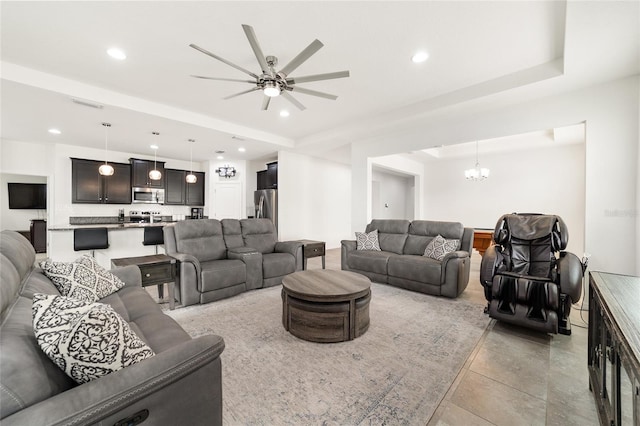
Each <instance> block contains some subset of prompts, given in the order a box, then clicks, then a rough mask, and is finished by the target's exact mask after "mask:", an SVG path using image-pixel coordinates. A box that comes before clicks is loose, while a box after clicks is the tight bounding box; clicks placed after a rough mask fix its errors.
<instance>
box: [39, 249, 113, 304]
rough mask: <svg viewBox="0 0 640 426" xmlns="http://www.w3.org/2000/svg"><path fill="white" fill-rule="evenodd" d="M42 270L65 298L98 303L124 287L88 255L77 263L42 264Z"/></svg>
mask: <svg viewBox="0 0 640 426" xmlns="http://www.w3.org/2000/svg"><path fill="white" fill-rule="evenodd" d="M40 268H42V271H43V272H44V274H45V275H46V276H47V278H49V279H50V280H51V282H53V285H55V286H56V288H57V289H58V291H59V292H60V294H61V295H63V296H69V297H73V298H75V299H79V300H84V301H86V302H96V301H98V300H100V299H102V298H103V297H106V296H108V295H110V294H112V293H115V292H116V291H118V290H120V289H121V288H122V287H124V282H123V281H122V280H121V279H120V278H118V277H116V276H115V275H113V274H112V273H111V272H109V271H107V270H106V269H104V268H103V267H102V266H100V265H99V264H98V262H96V260H95V259H94V258H93V257H91V256H88V255H84V256H82V257H80V258H78V259H77V260H76V261H75V262H54V261H52V260H50V259H47V260H43V261H42V262H40Z"/></svg>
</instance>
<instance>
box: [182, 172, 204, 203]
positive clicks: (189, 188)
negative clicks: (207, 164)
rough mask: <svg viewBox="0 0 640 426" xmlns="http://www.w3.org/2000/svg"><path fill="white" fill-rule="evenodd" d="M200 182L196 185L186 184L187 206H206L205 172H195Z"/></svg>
mask: <svg viewBox="0 0 640 426" xmlns="http://www.w3.org/2000/svg"><path fill="white" fill-rule="evenodd" d="M193 174H194V175H196V178H198V180H197V181H196V183H186V182H185V188H186V191H185V192H186V200H185V204H186V205H187V206H204V180H205V174H204V172H193Z"/></svg>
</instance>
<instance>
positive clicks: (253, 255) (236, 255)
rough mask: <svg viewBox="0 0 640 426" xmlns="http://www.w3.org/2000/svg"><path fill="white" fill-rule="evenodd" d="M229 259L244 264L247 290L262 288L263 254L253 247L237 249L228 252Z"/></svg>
mask: <svg viewBox="0 0 640 426" xmlns="http://www.w3.org/2000/svg"><path fill="white" fill-rule="evenodd" d="M227 258H228V259H239V260H241V261H243V262H244V265H245V269H246V271H247V282H246V286H247V290H254V289H256V288H261V287H262V253H260V252H259V251H258V250H256V249H254V248H252V247H237V248H232V249H229V250H227Z"/></svg>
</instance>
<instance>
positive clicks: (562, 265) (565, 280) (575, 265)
mask: <svg viewBox="0 0 640 426" xmlns="http://www.w3.org/2000/svg"><path fill="white" fill-rule="evenodd" d="M557 266H558V275H559V283H560V293H562V294H566V295H567V296H569V297H570V298H571V303H576V302H577V301H578V300H580V296H582V278H583V276H584V272H583V270H582V263H581V262H580V259H579V258H578V256H576V255H575V254H573V253H569V252H567V251H561V252H560V258H558V262H557Z"/></svg>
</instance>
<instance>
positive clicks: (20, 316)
mask: <svg viewBox="0 0 640 426" xmlns="http://www.w3.org/2000/svg"><path fill="white" fill-rule="evenodd" d="M34 261H35V252H34V249H33V247H32V246H31V244H30V243H29V242H28V241H27V239H26V238H24V237H23V236H22V235H20V234H18V233H17V232H13V231H3V232H2V233H0V309H1V311H0V320H1V323H0V382H1V386H0V391H1V397H0V399H1V403H0V419H1V423H2V425H3V426H9V425H44V424H47V425H60V424H65V425H88V424H104V425H113V424H116V422H118V421H121V420H124V419H127V418H130V417H134V416H136V415H138V413H144V412H145V410H147V412H148V418H147V420H146V422H145V424H175V425H177V424H190V425H193V424H198V425H211V424H222V376H221V374H222V372H221V363H220V354H221V353H222V351H223V350H224V341H223V339H222V338H221V337H220V336H214V335H209V336H202V337H198V338H196V339H192V338H191V337H189V335H188V334H187V333H186V332H185V331H184V330H183V329H182V328H181V327H180V326H179V325H178V324H177V323H176V322H175V321H174V320H173V319H172V318H170V317H168V316H166V315H164V314H163V313H162V311H161V310H160V308H159V307H158V305H157V304H156V303H155V302H154V301H153V299H152V298H151V297H150V296H149V294H148V293H147V292H146V290H144V289H143V288H142V287H141V285H140V270H139V269H138V267H137V266H129V267H125V268H121V269H115V270H113V271H112V272H113V273H114V274H115V275H116V276H118V277H119V278H120V279H122V280H123V281H124V282H125V283H126V285H125V286H124V287H123V288H121V289H120V290H118V291H117V292H116V293H114V294H111V295H109V296H107V297H105V298H103V299H101V300H100V302H101V303H105V304H108V305H110V306H111V307H113V309H114V310H115V311H116V312H117V313H118V314H120V316H122V317H123V318H124V319H125V321H127V323H129V325H130V327H131V329H132V330H134V331H135V333H136V334H137V335H138V336H139V337H140V338H142V340H144V341H145V343H147V345H149V346H150V347H151V349H153V351H154V352H155V354H156V355H154V356H152V357H151V358H149V359H146V360H144V361H141V362H140V363H138V364H134V365H131V366H129V367H126V368H125V369H122V370H119V371H116V372H114V373H111V374H109V375H106V376H104V377H101V378H99V379H95V380H92V381H90V382H88V383H84V384H81V385H78V384H77V383H76V382H74V381H73V380H72V379H71V378H70V377H69V376H67V375H66V374H65V373H64V371H63V370H61V369H60V368H58V366H56V365H55V364H54V363H53V362H52V361H51V360H50V359H49V358H48V357H47V356H46V355H45V354H44V352H42V350H41V349H40V346H39V345H38V343H37V341H36V338H35V336H34V331H33V327H32V314H31V306H32V297H33V294H34V293H44V294H56V295H58V294H60V293H59V292H58V290H57V289H56V287H54V285H53V284H52V283H51V281H50V280H49V279H48V278H47V277H46V276H45V275H44V274H43V273H42V271H41V270H40V268H38V267H34ZM123 424H129V423H123Z"/></svg>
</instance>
